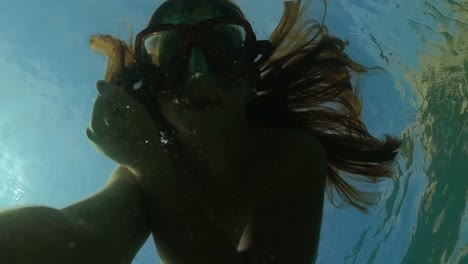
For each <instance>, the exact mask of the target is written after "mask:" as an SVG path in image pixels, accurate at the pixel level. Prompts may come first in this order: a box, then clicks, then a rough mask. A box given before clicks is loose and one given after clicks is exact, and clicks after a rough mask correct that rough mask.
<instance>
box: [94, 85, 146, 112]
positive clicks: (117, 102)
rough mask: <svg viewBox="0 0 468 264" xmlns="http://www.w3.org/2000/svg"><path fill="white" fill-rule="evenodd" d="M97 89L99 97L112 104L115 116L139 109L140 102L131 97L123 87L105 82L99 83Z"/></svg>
mask: <svg viewBox="0 0 468 264" xmlns="http://www.w3.org/2000/svg"><path fill="white" fill-rule="evenodd" d="M96 87H97V90H98V93H99V95H100V96H101V97H102V98H103V99H104V100H105V101H107V102H109V103H110V104H112V110H113V112H114V113H115V114H122V113H125V112H127V111H129V110H132V111H134V110H135V108H136V107H138V102H136V101H135V100H134V99H133V98H132V97H131V96H129V95H128V94H127V93H126V92H125V91H124V89H123V88H122V87H119V86H116V85H113V84H110V83H108V82H105V81H98V82H97V84H96Z"/></svg>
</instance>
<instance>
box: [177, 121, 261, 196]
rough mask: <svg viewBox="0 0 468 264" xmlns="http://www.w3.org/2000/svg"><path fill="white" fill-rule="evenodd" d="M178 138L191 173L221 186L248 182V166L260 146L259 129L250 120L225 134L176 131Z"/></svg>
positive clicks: (208, 182) (216, 186)
mask: <svg viewBox="0 0 468 264" xmlns="http://www.w3.org/2000/svg"><path fill="white" fill-rule="evenodd" d="M177 139H178V142H179V144H180V152H181V153H180V155H181V156H182V157H181V158H182V159H183V161H184V163H185V165H186V166H187V169H188V171H189V174H191V173H194V174H197V175H196V176H197V177H199V178H197V179H199V180H200V181H201V182H202V184H204V185H206V186H208V187H210V186H211V187H214V188H216V189H219V190H224V189H225V190H229V189H231V190H234V189H235V188H237V187H239V186H240V185H242V184H243V183H245V181H246V180H247V179H246V177H247V176H248V174H247V172H248V170H247V168H248V167H249V166H251V162H253V161H255V160H256V159H255V158H256V157H258V155H259V151H260V149H261V147H259V142H260V141H259V133H258V129H256V128H255V127H254V126H252V125H251V124H250V123H249V122H248V121H247V120H245V121H244V122H242V123H241V124H240V125H237V126H236V127H235V128H233V129H231V130H229V131H227V132H225V133H223V134H219V135H209V136H204V135H183V136H182V135H177ZM226 188H227V189H226Z"/></svg>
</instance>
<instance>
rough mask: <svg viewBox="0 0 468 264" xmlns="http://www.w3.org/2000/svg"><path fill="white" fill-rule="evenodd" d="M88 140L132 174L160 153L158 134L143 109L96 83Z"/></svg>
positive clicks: (118, 91)
mask: <svg viewBox="0 0 468 264" xmlns="http://www.w3.org/2000/svg"><path fill="white" fill-rule="evenodd" d="M96 86H97V90H98V93H99V95H98V97H97V99H96V102H95V104H94V109H93V114H92V117H91V122H90V124H89V127H88V129H87V131H86V132H87V136H88V138H89V139H90V140H91V141H92V142H93V144H94V146H95V147H96V148H97V149H98V150H99V151H100V152H101V153H103V154H104V155H106V156H107V157H109V158H110V159H112V160H114V161H115V162H117V163H119V164H121V165H124V166H127V167H129V169H131V170H132V171H134V170H135V169H137V167H138V166H141V164H145V163H148V160H150V159H155V158H156V157H157V156H158V153H162V152H163V148H162V146H161V136H160V130H159V128H158V127H157V125H156V123H155V122H154V120H153V118H152V117H151V116H150V114H149V113H148V112H147V111H146V110H145V109H144V107H143V106H142V105H141V104H140V103H139V102H138V101H136V100H135V99H133V98H132V97H131V96H130V95H128V94H127V93H126V92H125V91H124V89H123V88H122V87H119V86H116V85H113V84H110V83H107V82H105V81H98V82H97V85H96Z"/></svg>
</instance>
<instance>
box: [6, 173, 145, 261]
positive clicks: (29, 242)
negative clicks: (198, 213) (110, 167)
mask: <svg viewBox="0 0 468 264" xmlns="http://www.w3.org/2000/svg"><path fill="white" fill-rule="evenodd" d="M148 235H149V227H148V223H147V221H146V213H145V209H144V206H143V201H142V197H141V194H140V192H139V189H138V187H137V185H136V184H135V181H134V178H133V175H132V174H131V173H130V171H128V170H127V169H125V168H123V167H119V168H118V169H117V170H115V171H114V172H113V174H112V176H111V178H110V180H109V182H108V183H107V184H106V186H105V188H104V189H103V190H101V191H100V192H98V193H97V194H95V195H93V196H91V197H90V198H87V199H85V200H83V201H81V202H78V203H76V204H74V205H71V206H68V207H66V208H64V209H62V210H57V209H52V208H47V207H27V208H19V209H14V210H10V211H6V212H2V213H0V262H1V263H18V264H20V263H28V264H35V263H131V261H132V259H133V258H134V256H135V254H136V253H137V251H138V250H139V248H140V247H141V246H142V244H143V243H144V242H145V240H146V239H147V237H148Z"/></svg>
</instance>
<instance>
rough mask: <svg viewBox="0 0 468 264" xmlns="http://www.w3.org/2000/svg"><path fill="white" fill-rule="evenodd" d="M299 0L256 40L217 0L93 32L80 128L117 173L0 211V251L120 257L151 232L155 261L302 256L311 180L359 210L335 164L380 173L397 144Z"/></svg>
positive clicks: (359, 199) (56, 257) (309, 258)
mask: <svg viewBox="0 0 468 264" xmlns="http://www.w3.org/2000/svg"><path fill="white" fill-rule="evenodd" d="M308 5H309V3H308V2H307V3H302V1H297V2H286V5H285V7H286V8H285V12H284V15H283V18H282V20H281V22H280V24H279V25H278V27H277V29H276V30H275V32H274V33H273V34H272V36H271V38H270V41H257V40H256V38H255V35H254V33H253V32H252V28H251V26H250V24H249V23H248V22H247V21H246V20H245V17H244V15H243V14H242V12H241V10H240V9H239V8H238V7H237V6H236V5H235V4H233V3H232V2H230V1H228V0H197V1H194V0H169V1H166V2H164V3H163V4H162V5H161V6H160V7H159V8H158V9H157V10H156V12H155V13H154V15H153V17H152V18H151V20H150V23H149V26H148V28H146V29H145V30H143V31H142V32H140V33H139V34H138V36H137V38H136V42H135V46H134V47H133V45H126V44H125V43H123V42H121V41H119V40H117V39H114V38H112V37H110V36H95V37H94V38H92V45H93V46H94V48H96V49H97V50H99V51H101V52H103V53H105V54H107V55H108V56H109V58H110V61H109V67H108V70H107V73H106V78H105V79H106V81H100V82H98V85H97V88H98V92H99V96H98V98H97V100H96V103H95V106H94V110H93V116H92V120H91V123H90V126H89V128H88V130H87V134H88V137H89V138H90V140H91V141H92V142H93V144H94V145H95V146H96V148H97V149H98V150H100V151H101V152H102V153H103V154H105V155H106V156H108V157H109V158H111V159H113V160H114V161H116V162H118V163H119V164H120V166H119V168H117V169H116V171H115V172H114V173H113V175H112V177H111V180H110V181H109V183H108V185H107V186H106V187H105V188H104V189H103V190H102V191H101V192H99V193H98V194H96V195H95V196H93V197H91V198H89V199H87V200H84V201H82V202H79V203H77V204H75V205H71V206H69V207H67V208H64V209H62V210H55V209H50V208H23V209H18V210H15V211H9V212H4V213H3V214H2V215H1V216H0V229H2V230H0V231H1V232H2V233H1V234H6V235H4V236H3V237H0V243H1V244H0V245H1V247H2V249H3V248H6V247H9V246H10V247H12V248H11V250H10V251H9V252H8V253H3V250H2V253H0V257H2V259H6V258H7V257H9V258H10V260H12V261H10V262H9V263H45V262H47V263H51V261H52V262H53V261H56V262H59V261H63V262H67V263H84V262H85V261H86V262H88V263H129V262H131V260H132V259H133V257H134V256H135V254H136V252H137V251H138V249H139V248H140V246H141V245H142V243H143V242H144V240H145V239H146V238H147V236H148V234H149V232H150V231H152V233H153V235H154V238H155V242H156V245H157V248H158V253H159V255H160V256H161V259H162V260H163V261H164V263H167V264H172V263H184V264H185V263H233V264H234V263H236V264H241V263H246V264H247V263H248V264H255V263H259V264H260V263H262V264H263V263H312V262H313V260H314V259H315V257H316V253H317V248H318V241H319V233H320V225H321V219H322V206H323V199H324V197H323V195H324V191H325V190H326V188H327V187H328V189H327V190H328V193H329V194H332V195H333V194H338V195H339V197H340V198H341V200H344V201H345V202H347V203H349V204H351V205H353V206H356V207H357V208H359V209H361V210H365V209H366V206H368V205H369V204H372V202H373V198H374V197H373V196H372V195H371V194H372V193H369V192H364V191H363V190H358V189H357V188H355V187H353V186H352V185H350V184H349V183H348V182H347V179H346V178H344V176H343V175H342V174H340V171H344V172H349V173H351V174H352V175H357V176H350V177H353V180H355V179H361V180H365V181H370V182H376V181H378V180H379V179H381V178H382V177H389V176H391V175H392V174H391V170H390V167H389V166H390V164H391V162H392V161H393V160H394V158H395V155H396V153H397V149H398V148H399V146H400V141H399V140H397V139H395V138H392V137H389V136H387V137H386V139H385V140H384V141H380V140H378V139H375V138H374V137H372V136H371V135H370V134H369V133H368V131H367V129H366V128H365V126H364V125H363V124H362V122H361V121H360V111H361V104H360V101H359V100H358V97H357V92H356V91H355V89H353V87H352V85H351V81H350V79H351V73H352V72H356V73H359V72H364V71H365V68H364V67H362V66H360V65H359V64H356V63H354V62H353V61H352V60H350V59H349V58H348V57H347V56H346V55H345V53H344V51H343V50H344V47H345V43H344V42H343V41H341V40H340V39H338V38H334V37H331V36H329V35H328V34H327V32H326V30H325V28H324V27H323V26H321V25H320V24H318V23H313V22H310V21H307V20H306V16H305V11H306V10H307V8H308ZM49 221H53V223H55V224H54V225H49V226H45V227H44V226H42V225H40V223H44V222H49ZM20 228H21V229H20ZM3 229H5V231H4V230H3ZM4 232H6V233H4ZM21 232H23V234H27V235H26V236H25V237H27V236H29V238H30V239H29V240H26V242H25V241H21V242H20V241H16V240H17V239H18V238H16V237H15V236H16V235H17V234H18V233H21ZM45 235H47V237H48V239H45V240H44V241H41V243H38V241H37V239H38V237H42V236H45ZM23 239H24V237H23ZM15 243H16V244H15ZM20 252H26V253H27V254H28V255H27V256H20V255H19V254H20ZM2 254H3V255H2ZM15 261H16V262H15ZM28 261H29V262H28ZM41 261H42V262H41ZM73 261H75V262H73Z"/></svg>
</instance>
